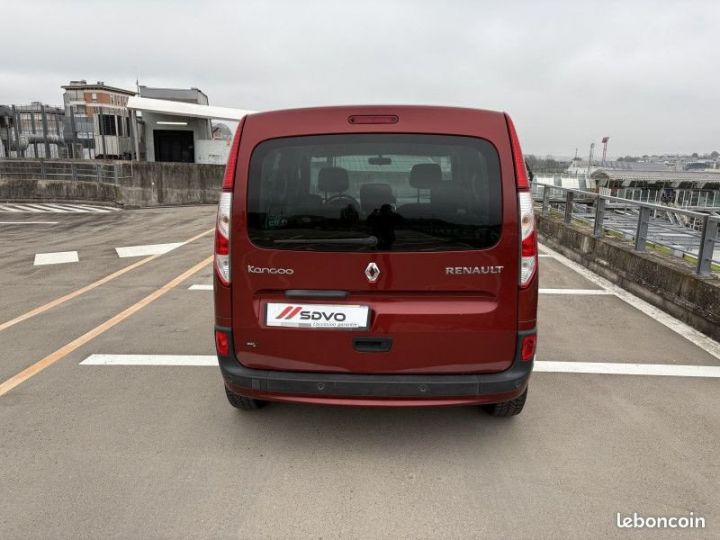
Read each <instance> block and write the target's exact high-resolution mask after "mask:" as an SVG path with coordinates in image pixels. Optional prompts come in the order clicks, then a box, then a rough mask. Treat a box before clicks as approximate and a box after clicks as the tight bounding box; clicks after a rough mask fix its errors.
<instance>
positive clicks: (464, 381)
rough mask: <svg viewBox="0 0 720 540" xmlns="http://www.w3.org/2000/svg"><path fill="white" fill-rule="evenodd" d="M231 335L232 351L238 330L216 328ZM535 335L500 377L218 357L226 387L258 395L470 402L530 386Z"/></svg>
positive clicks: (496, 375) (532, 332)
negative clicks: (523, 356)
mask: <svg viewBox="0 0 720 540" xmlns="http://www.w3.org/2000/svg"><path fill="white" fill-rule="evenodd" d="M215 328H216V330H221V331H222V332H225V333H226V334H228V337H229V338H230V339H229V342H230V350H231V351H233V346H232V343H233V341H232V330H231V329H230V328H226V327H221V326H216V327H215ZM534 333H535V330H531V331H520V332H518V341H517V343H518V344H517V347H516V353H515V361H514V362H513V364H512V365H511V366H510V368H509V369H507V370H505V371H501V372H498V373H487V374H484V373H479V374H460V375H403V374H387V375H386V374H369V375H368V374H356V373H326V372H322V373H315V372H301V371H275V370H262V369H251V368H248V367H245V366H243V365H242V364H241V363H240V362H238V360H237V359H236V358H235V354H234V352H231V355H230V356H218V361H219V364H220V371H221V372H222V375H223V378H224V379H225V381H226V382H228V383H230V384H232V385H234V386H238V387H240V388H247V389H248V390H253V391H255V392H263V393H270V394H303V395H313V396H328V397H331V396H338V397H399V398H431V397H469V396H484V395H491V394H503V393H507V392H513V391H515V390H518V389H520V388H522V387H523V386H525V385H526V384H527V381H528V379H529V378H530V373H531V372H532V368H533V361H532V360H530V361H522V360H520V358H519V355H520V342H521V340H522V338H523V336H526V335H528V334H534Z"/></svg>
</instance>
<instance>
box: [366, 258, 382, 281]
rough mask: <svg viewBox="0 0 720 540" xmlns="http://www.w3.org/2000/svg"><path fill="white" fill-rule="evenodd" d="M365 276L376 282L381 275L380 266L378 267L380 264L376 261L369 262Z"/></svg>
mask: <svg viewBox="0 0 720 540" xmlns="http://www.w3.org/2000/svg"><path fill="white" fill-rule="evenodd" d="M365 277H367V278H368V281H369V282H370V283H375V282H376V281H377V280H378V278H379V277H380V268H378V265H377V264H375V263H374V262H371V263H370V264H368V265H367V268H365Z"/></svg>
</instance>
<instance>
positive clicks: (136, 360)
mask: <svg viewBox="0 0 720 540" xmlns="http://www.w3.org/2000/svg"><path fill="white" fill-rule="evenodd" d="M217 364H218V360H217V356H215V355H214V354H208V355H190V354H91V355H90V356H88V357H87V358H86V359H85V360H83V361H82V362H80V365H82V366H184V367H206V366H217ZM533 370H534V371H537V372H542V373H586V374H595V375H652V376H666V377H704V378H708V377H709V378H720V366H691V365H673V364H622V363H609V362H545V361H536V362H535V365H534V368H533Z"/></svg>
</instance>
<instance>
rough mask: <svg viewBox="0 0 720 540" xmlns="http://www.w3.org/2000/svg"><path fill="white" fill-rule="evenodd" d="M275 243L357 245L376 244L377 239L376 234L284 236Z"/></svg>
mask: <svg viewBox="0 0 720 540" xmlns="http://www.w3.org/2000/svg"><path fill="white" fill-rule="evenodd" d="M273 242H274V243H276V244H352V245H358V246H376V245H377V243H378V239H377V237H376V236H366V237H365V238H286V239H281V240H273Z"/></svg>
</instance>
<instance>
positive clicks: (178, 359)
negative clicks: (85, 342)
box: [80, 354, 218, 366]
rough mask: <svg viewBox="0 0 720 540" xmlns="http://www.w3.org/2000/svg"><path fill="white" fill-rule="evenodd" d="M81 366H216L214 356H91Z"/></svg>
mask: <svg viewBox="0 0 720 540" xmlns="http://www.w3.org/2000/svg"><path fill="white" fill-rule="evenodd" d="M80 365H82V366H217V365H218V360H217V356H215V355H190V354H177V355H175V354H91V355H90V356H88V357H87V358H86V359H85V360H83V361H82V362H80Z"/></svg>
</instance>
